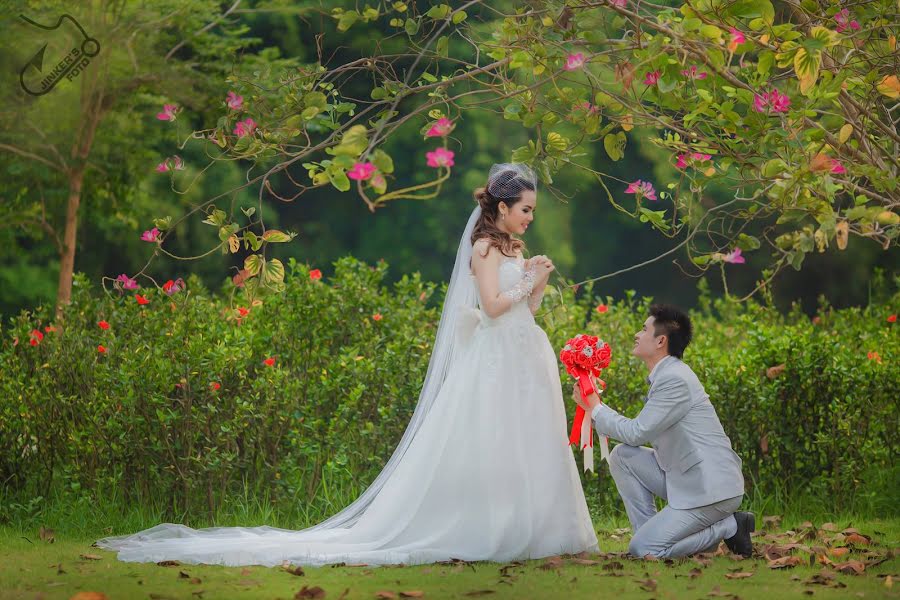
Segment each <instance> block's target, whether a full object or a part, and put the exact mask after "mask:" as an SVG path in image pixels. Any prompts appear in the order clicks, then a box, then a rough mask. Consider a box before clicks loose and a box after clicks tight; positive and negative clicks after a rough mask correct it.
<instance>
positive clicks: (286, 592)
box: [0, 519, 900, 600]
mask: <svg viewBox="0 0 900 600" xmlns="http://www.w3.org/2000/svg"><path fill="white" fill-rule="evenodd" d="M791 525H793V526H794V527H795V530H793V532H792V531H791V530H785V529H784V528H781V529H778V530H775V529H772V530H768V531H767V532H764V533H762V534H759V535H757V536H756V537H755V548H756V553H757V554H759V555H760V556H758V557H754V558H752V559H748V560H735V557H731V556H728V555H722V556H713V557H707V558H703V557H701V558H699V559H697V558H694V559H685V560H679V561H667V562H658V561H639V560H632V559H629V558H626V557H624V556H622V555H621V553H622V552H624V550H625V548H626V546H627V540H628V534H627V533H626V534H624V535H623V534H622V532H621V530H619V531H618V533H617V532H616V530H614V529H611V528H609V527H605V528H603V529H601V530H600V531H599V532H598V535H599V538H600V546H601V549H602V550H603V551H604V554H601V555H593V556H581V557H561V558H557V559H545V560H537V561H529V562H527V563H512V564H498V563H457V564H436V565H424V566H412V567H379V568H370V567H364V566H354V567H336V568H333V567H325V568H307V569H303V573H304V574H303V575H298V574H292V573H291V572H289V571H288V570H286V569H283V568H265V567H246V568H242V567H216V566H195V565H173V566H158V565H155V564H135V563H122V562H119V561H117V560H116V558H115V555H114V554H113V553H110V552H106V551H103V550H98V549H96V548H92V547H91V543H92V542H93V539H94V537H100V536H92V537H87V538H84V537H81V536H74V535H73V536H62V535H60V534H55V540H54V541H53V542H52V543H50V542H49V541H47V540H46V539H44V540H42V539H40V536H39V534H38V532H37V531H34V532H28V531H24V532H23V531H21V530H19V529H16V528H11V527H6V528H0V556H2V563H0V598H2V599H4V600H5V599H8V598H27V599H38V598H40V599H46V600H51V599H56V598H63V599H68V598H72V597H73V596H75V597H78V596H76V595H77V594H78V593H79V592H100V593H102V594H105V597H107V598H110V599H116V598H146V599H155V600H163V599H167V598H172V599H176V598H177V599H184V600H210V599H218V598H239V599H244V598H246V599H251V598H267V599H274V598H284V599H291V598H295V597H296V598H319V597H321V598H330V599H337V598H347V599H352V598H370V599H371V598H403V597H424V598H467V597H481V596H485V597H490V598H498V599H499V598H516V599H522V598H567V599H575V598H579V599H584V598H603V599H609V600H627V599H631V598H640V599H642V600H647V599H649V598H657V599H663V598H692V599H695V598H741V599H749V598H764V599H766V600H780V599H782V598H805V597H807V596H809V595H812V596H813V597H815V598H835V599H839V598H896V597H898V595H900V585H898V587H897V588H896V589H895V588H893V587H891V584H892V583H893V580H894V579H896V578H898V575H900V556H898V554H900V553H898V552H897V548H898V539H900V520H897V519H892V520H880V521H878V520H869V521H865V522H852V523H851V522H848V521H846V520H844V521H843V522H838V523H837V524H836V525H835V526H833V527H832V526H831V525H830V524H827V525H825V524H822V523H817V524H816V525H818V527H816V528H812V529H810V528H808V527H807V528H803V527H800V526H799V525H798V524H791ZM823 527H824V529H823ZM848 527H852V528H854V529H855V530H858V532H859V533H858V534H855V533H854V532H853V530H851V531H849V532H846V533H841V532H842V531H845V530H846V528H848ZM46 537H47V536H45V538H46ZM791 542H797V543H799V544H801V545H802V547H798V548H784V546H785V545H787V544H789V543H791ZM773 545H775V548H773V547H772V546H773ZM722 548H724V546H723V547H722ZM835 548H846V550H837V551H835ZM767 549H768V554H769V557H768V558H766V557H765V556H762V554H763V553H765V552H766V550H767ZM720 552H721V549H720ZM785 553H786V554H787V556H795V557H797V558H796V559H793V560H796V561H799V563H800V564H799V565H797V566H794V567H790V568H781V569H773V568H771V567H770V566H769V565H770V560H771V559H774V558H776V557H777V556H779V555H780V554H785ZM820 556H822V557H824V558H825V559H827V560H831V561H833V562H834V563H836V565H840V564H841V563H845V566H844V567H843V569H845V570H848V571H849V570H852V567H853V566H856V567H857V568H859V566H860V565H862V566H864V568H865V570H864V571H863V573H862V574H859V575H853V574H847V573H843V572H840V571H839V570H837V569H836V568H835V567H823V565H822V564H819V563H818V562H817V561H818V560H820V559H819V557H820ZM791 560H792V559H790V558H788V559H782V562H790V561H791ZM851 560H857V561H859V564H855V563H850V564H849V565H847V564H846V563H848V561H851ZM810 562H813V563H814V564H813V565H811V564H810ZM876 563H877V564H876ZM823 571H824V572H823ZM748 574H749V575H748ZM888 576H891V578H890V579H888ZM815 581H820V582H821V583H815ZM304 587H306V588H307V589H306V594H305V595H304V593H302V592H301V590H302V589H303V588H304ZM315 588H321V590H323V591H324V594H325V595H324V596H322V595H320V594H319V593H318V591H317V590H316V589H315ZM404 592H405V593H407V595H404ZM81 598H82V599H84V600H89V599H92V598H94V599H99V598H102V596H88V595H85V594H82V595H81Z"/></svg>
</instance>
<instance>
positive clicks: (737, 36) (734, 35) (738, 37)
mask: <svg viewBox="0 0 900 600" xmlns="http://www.w3.org/2000/svg"><path fill="white" fill-rule="evenodd" d="M728 31H730V32H731V41H730V42H728V51H729V52H734V51H735V50H737V47H738V46H740V45H741V44H743V43H744V42H746V41H747V38H745V37H744V34H743V33H742V32H741V31H739V30H737V29H735V28H734V27H729V28H728Z"/></svg>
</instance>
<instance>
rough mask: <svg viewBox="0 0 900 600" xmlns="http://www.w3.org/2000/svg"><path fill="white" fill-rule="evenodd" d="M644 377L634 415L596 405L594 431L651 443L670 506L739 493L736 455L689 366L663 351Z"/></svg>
mask: <svg viewBox="0 0 900 600" xmlns="http://www.w3.org/2000/svg"><path fill="white" fill-rule="evenodd" d="M648 382H649V383H650V391H649V392H648V393H647V397H646V399H645V404H644V408H643V409H642V410H641V412H640V414H638V416H637V418H635V419H628V418H625V417H623V416H622V415H620V414H619V413H617V412H616V411H615V410H613V409H611V408H610V407H609V406H607V405H606V404H601V405H600V406H598V407H596V408H595V409H594V412H593V415H592V416H593V418H594V423H595V424H596V427H597V431H598V432H600V433H602V434H604V435H607V436H609V437H611V438H613V439H616V440H619V441H621V442H625V443H626V444H628V445H631V446H641V445H644V444H647V443H649V444H651V445H652V446H653V448H654V449H655V450H656V461H657V462H658V463H659V466H660V468H661V469H662V470H663V471H665V474H666V492H667V495H668V499H667V500H668V502H669V505H670V506H671V507H672V508H678V509H688V508H696V507H698V506H706V505H707V504H712V503H714V502H718V501H720V500H725V499H727V498H734V497H735V496H740V495H742V494H743V493H744V476H743V475H742V474H741V459H740V458H739V457H738V455H737V454H735V453H734V450H732V449H731V440H730V439H728V436H727V435H725V431H724V430H723V429H722V423H720V422H719V417H718V415H716V409H715V408H713V405H712V404H711V403H710V401H709V396H708V395H707V394H706V392H705V391H704V390H703V386H702V385H701V384H700V380H698V379H697V376H696V375H695V374H694V372H693V371H692V370H691V368H690V367H688V366H687V365H686V364H684V363H683V362H681V361H680V360H679V359H677V358H675V357H674V356H667V357H665V358H664V359H663V360H662V361H660V362H659V363H657V365H656V368H654V369H653V372H651V373H650V377H649V378H648Z"/></svg>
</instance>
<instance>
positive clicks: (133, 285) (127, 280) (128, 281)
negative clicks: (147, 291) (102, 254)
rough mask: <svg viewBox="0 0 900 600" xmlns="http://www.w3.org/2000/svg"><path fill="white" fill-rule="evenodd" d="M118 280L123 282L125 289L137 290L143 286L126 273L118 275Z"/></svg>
mask: <svg viewBox="0 0 900 600" xmlns="http://www.w3.org/2000/svg"><path fill="white" fill-rule="evenodd" d="M116 281H118V282H119V283H121V284H122V289H125V290H136V289H138V288H139V287H141V286H139V285H138V283H137V281H135V280H134V279H132V278H131V277H129V276H128V275H126V274H125V273H122V274H121V275H119V276H118V277H116Z"/></svg>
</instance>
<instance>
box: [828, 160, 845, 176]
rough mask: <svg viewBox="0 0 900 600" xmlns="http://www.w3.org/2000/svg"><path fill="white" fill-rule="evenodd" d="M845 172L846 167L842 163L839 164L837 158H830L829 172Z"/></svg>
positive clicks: (837, 173) (835, 173)
mask: <svg viewBox="0 0 900 600" xmlns="http://www.w3.org/2000/svg"><path fill="white" fill-rule="evenodd" d="M846 172H847V169H846V168H845V167H844V165H842V164H841V162H840V161H839V160H837V159H836V158H832V159H831V174H832V175H843V174H844V173H846Z"/></svg>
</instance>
